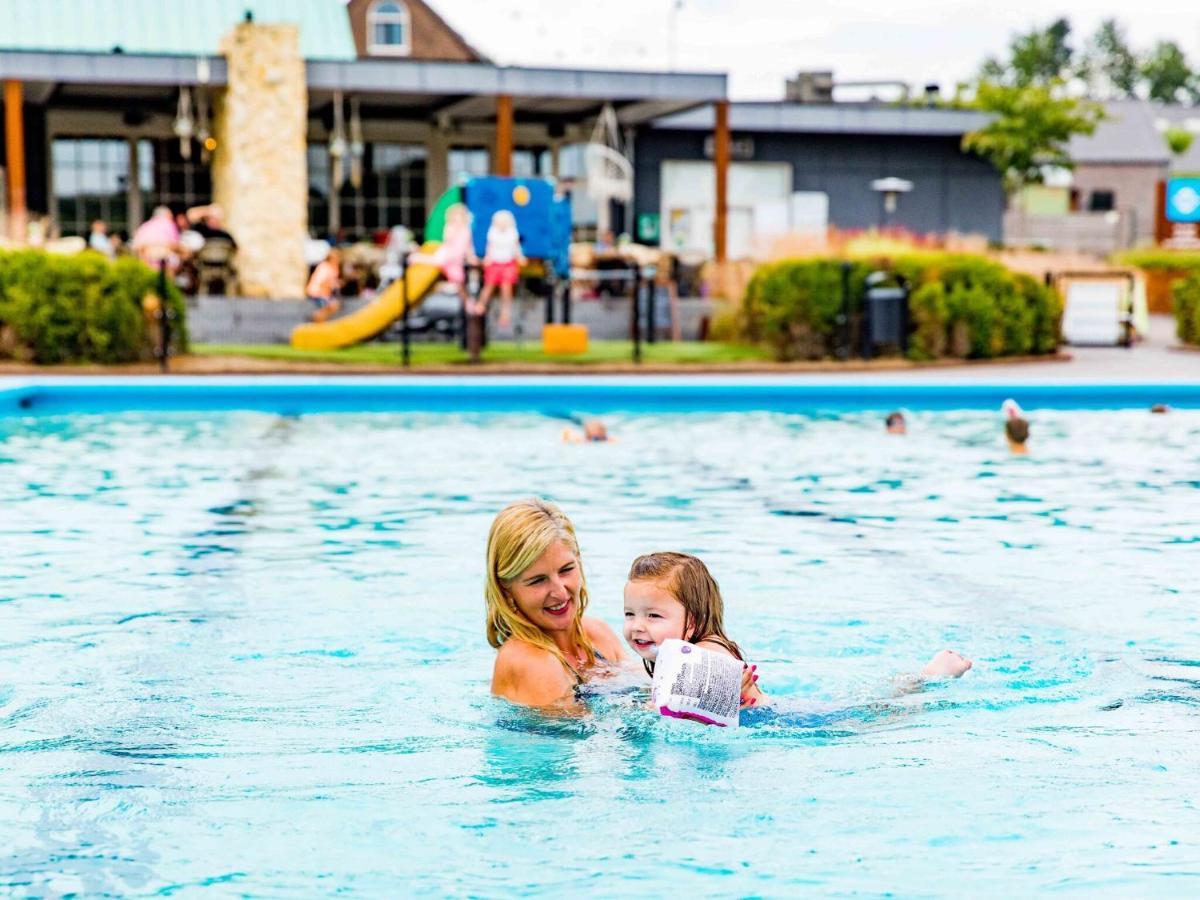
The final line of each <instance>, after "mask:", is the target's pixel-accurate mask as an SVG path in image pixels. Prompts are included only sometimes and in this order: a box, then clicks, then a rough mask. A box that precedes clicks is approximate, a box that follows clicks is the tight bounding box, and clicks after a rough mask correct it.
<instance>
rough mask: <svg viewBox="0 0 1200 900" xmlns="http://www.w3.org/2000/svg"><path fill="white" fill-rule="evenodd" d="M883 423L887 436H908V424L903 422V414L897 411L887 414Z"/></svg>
mask: <svg viewBox="0 0 1200 900" xmlns="http://www.w3.org/2000/svg"><path fill="white" fill-rule="evenodd" d="M884 423H885V424H886V425H887V433H888V434H908V423H907V422H906V421H904V413H902V412H900V411H899V410H896V411H895V412H890V413H888V417H887V418H886V419H884Z"/></svg>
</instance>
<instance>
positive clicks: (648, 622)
mask: <svg viewBox="0 0 1200 900" xmlns="http://www.w3.org/2000/svg"><path fill="white" fill-rule="evenodd" d="M686 630H687V611H686V610H685V609H684V608H683V604H682V603H680V602H679V601H678V600H676V599H675V598H674V597H673V596H671V594H670V592H668V591H667V590H666V589H664V588H663V587H662V586H661V585H660V584H659V583H658V582H656V581H630V582H628V583H627V584H626V585H625V628H624V629H623V633H624V635H625V642H626V643H627V644H629V646H630V647H632V648H633V651H634V653H636V654H637V655H638V656H640V657H641V658H642V659H648V660H654V659H656V658H657V657H658V648H659V646H660V645H661V644H662V642H663V641H665V640H668V639H670V638H678V639H679V640H681V641H682V640H686V638H685V637H684V632H685V631H686Z"/></svg>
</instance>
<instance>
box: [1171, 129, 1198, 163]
mask: <svg viewBox="0 0 1200 900" xmlns="http://www.w3.org/2000/svg"><path fill="white" fill-rule="evenodd" d="M1163 139H1164V140H1165V141H1166V142H1167V147H1169V148H1170V150H1171V152H1172V153H1174V154H1175V155H1176V156H1183V154H1185V153H1187V152H1188V149H1189V148H1190V147H1191V146H1192V142H1193V141H1194V140H1196V135H1194V134H1192V132H1190V131H1188V130H1187V129H1186V128H1180V127H1179V126H1178V125H1174V126H1172V127H1171V128H1168V129H1167V130H1166V131H1164V132H1163Z"/></svg>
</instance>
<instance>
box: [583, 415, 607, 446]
mask: <svg viewBox="0 0 1200 900" xmlns="http://www.w3.org/2000/svg"><path fill="white" fill-rule="evenodd" d="M583 439H584V440H585V441H607V440H608V429H607V428H605V427H604V423H603V422H601V421H600V420H599V419H588V420H587V421H586V422H584V423H583Z"/></svg>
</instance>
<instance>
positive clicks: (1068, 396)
mask: <svg viewBox="0 0 1200 900" xmlns="http://www.w3.org/2000/svg"><path fill="white" fill-rule="evenodd" d="M1008 397H1014V398H1016V399H1017V401H1018V402H1020V404H1021V405H1022V406H1024V407H1026V408H1028V409H1132V408H1139V407H1144V408H1148V407H1150V406H1151V405H1153V404H1156V403H1165V404H1168V405H1169V406H1173V407H1180V408H1200V384H1186V383H1170V384H1079V383H1064V384H1023V383H1014V384H975V383H971V384H954V383H949V382H946V383H924V382H923V383H901V382H891V383H884V382H875V381H855V382H850V381H846V380H844V379H843V380H837V381H833V380H825V381H821V380H812V379H808V380H799V379H798V380H782V379H770V378H720V377H703V376H701V377H691V378H647V377H636V378H623V377H602V376H596V377H586V376H581V377H574V378H562V377H555V378H536V377H522V378H503V377H480V378H435V377H426V378H421V377H416V378H398V379H338V378H333V379H299V378H292V379H288V378H236V379H235V378H220V379H217V378H157V379H156V378H144V379H95V378H93V379H86V378H81V379H46V380H33V379H30V380H25V381H14V382H9V383H0V416H7V417H13V416H28V415H63V414H71V413H101V412H121V411H134V410H142V411H195V412H203V411H220V410H247V411H261V412H273V413H282V414H302V413H317V412H322V413H324V412H386V411H396V412H567V411H572V412H574V411H579V412H587V413H612V412H634V413H647V412H757V411H767V412H785V413H805V412H812V411H817V410H833V411H838V410H843V411H844V410H859V409H861V410H884V409H893V408H897V407H902V408H907V409H913V410H918V409H930V410H945V409H997V408H999V406H1000V404H1001V403H1002V402H1003V401H1004V400H1005V399H1006V398H1008Z"/></svg>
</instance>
